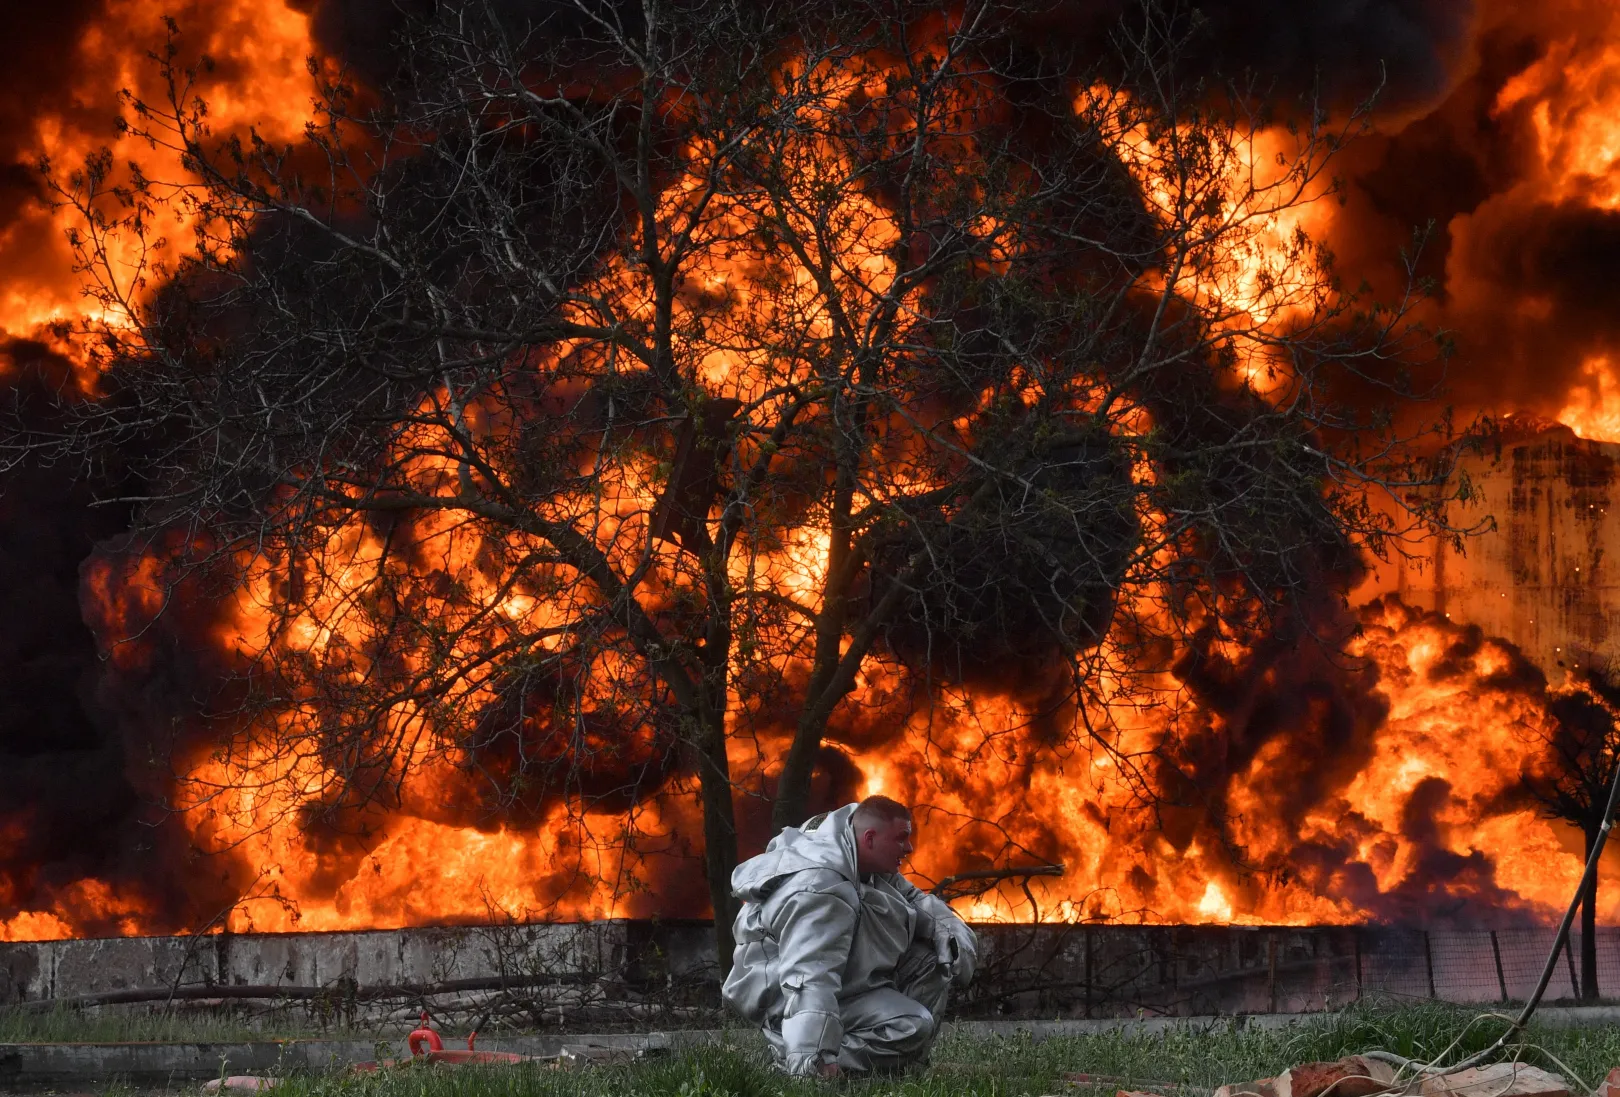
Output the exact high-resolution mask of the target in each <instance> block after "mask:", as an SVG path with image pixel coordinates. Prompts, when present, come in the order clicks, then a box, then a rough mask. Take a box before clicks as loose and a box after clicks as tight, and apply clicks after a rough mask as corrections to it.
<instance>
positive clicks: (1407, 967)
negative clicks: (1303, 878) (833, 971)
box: [961, 926, 1620, 1017]
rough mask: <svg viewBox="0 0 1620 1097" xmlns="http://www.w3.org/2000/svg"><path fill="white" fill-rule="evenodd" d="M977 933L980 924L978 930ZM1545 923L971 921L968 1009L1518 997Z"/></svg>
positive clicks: (1568, 976) (1556, 994)
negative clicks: (975, 963) (974, 950)
mask: <svg viewBox="0 0 1620 1097" xmlns="http://www.w3.org/2000/svg"><path fill="white" fill-rule="evenodd" d="M986 931H988V932H986ZM1554 933H1555V931H1554V930H1553V929H1552V928H1551V927H1545V928H1531V929H1500V930H1485V929H1482V930H1453V929H1436V930H1421V929H1403V928H1393V927H1377V926H1321V927H1259V928H1250V927H1235V926H1234V927H1213V926H1160V927H1135V926H1075V927H1052V926H1039V927H1013V926H996V927H993V928H992V927H982V928H981V938H982V939H983V940H984V943H985V945H986V946H987V947H986V950H985V951H986V959H985V963H984V970H983V977H982V978H980V979H978V980H976V981H975V986H974V988H973V989H972V990H971V991H970V992H969V995H968V998H967V1000H966V1001H964V1002H962V1003H961V1008H962V1010H963V1012H964V1013H968V1014H979V1015H989V1014H1011V1013H1017V1014H1025V1015H1030V1014H1034V1015H1045V1016H1058V1015H1068V1016H1093V1017H1105V1016H1119V1015H1122V1014H1134V1013H1138V1012H1151V1013H1160V1014H1182V1015H1186V1014H1238V1013H1267V1012H1270V1013H1278V1012H1283V1013H1292V1012H1311V1011H1316V1010H1322V1009H1331V1008H1334V1007H1335V1006H1341V1005H1344V1004H1345V1003H1347V1002H1351V1001H1355V1000H1357V999H1359V998H1361V997H1364V996H1367V995H1379V996H1385V997H1397V998H1413V999H1424V998H1427V999H1435V1000H1440V1001H1446V1002H1456V1003H1465V1004H1482V1003H1490V1002H1519V1001H1523V1000H1524V999H1525V998H1527V997H1528V996H1529V995H1530V994H1531V992H1532V991H1533V990H1534V988H1535V983H1536V980H1537V979H1538V978H1540V975H1541V971H1542V967H1543V965H1544V964H1545V963H1546V959H1547V954H1548V952H1549V951H1550V949H1551V947H1552V943H1553V938H1554ZM1595 942H1596V950H1597V961H1598V963H1597V987H1598V991H1599V993H1600V994H1602V995H1606V996H1609V997H1620V928H1616V929H1599V930H1598V931H1597V933H1596V935H1595ZM1580 956H1581V941H1580V935H1579V934H1572V935H1571V938H1570V940H1569V942H1568V944H1567V945H1566V947H1564V948H1563V949H1560V951H1559V955H1558V958H1557V966H1556V967H1555V969H1554V971H1553V977H1552V981H1551V983H1550V984H1549V986H1548V988H1547V999H1548V1000H1549V1001H1558V1000H1572V999H1578V998H1580V997H1581V987H1580V966H1581V965H1580Z"/></svg>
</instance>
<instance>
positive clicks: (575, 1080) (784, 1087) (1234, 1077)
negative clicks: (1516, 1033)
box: [0, 1002, 1620, 1097]
mask: <svg viewBox="0 0 1620 1097" xmlns="http://www.w3.org/2000/svg"><path fill="white" fill-rule="evenodd" d="M1479 1016H1480V1014H1479V1011H1478V1010H1475V1009H1470V1008H1466V1007H1462V1006H1450V1005H1444V1004H1439V1003H1421V1004H1391V1003H1375V1002H1369V1003H1360V1004H1356V1005H1353V1006H1350V1007H1348V1008H1346V1009H1343V1010H1340V1011H1338V1012H1336V1013H1330V1014H1322V1015H1320V1016H1316V1017H1312V1018H1309V1019H1305V1020H1302V1021H1298V1022H1295V1023H1292V1024H1289V1025H1286V1026H1283V1027H1279V1028H1270V1029H1262V1028H1259V1027H1249V1026H1247V1025H1244V1024H1242V1023H1241V1022H1238V1021H1235V1020H1233V1021H1220V1022H1214V1023H1204V1024H1197V1025H1177V1026H1174V1027H1172V1028H1170V1029H1167V1030H1165V1031H1162V1032H1158V1033H1147V1032H1140V1031H1131V1030H1117V1031H1114V1032H1107V1033H1099V1034H1096V1035H1087V1036H1061V1037H1053V1038H1049V1039H1045V1040H1035V1039H1033V1038H1031V1037H1030V1036H1029V1035H1028V1034H1021V1035H1016V1036H1011V1037H983V1036H974V1035H971V1034H968V1033H953V1034H952V1035H950V1036H948V1037H946V1038H944V1039H942V1040H941V1041H940V1042H939V1043H938V1044H937V1045H936V1046H935V1048H934V1053H933V1065H932V1066H931V1067H929V1068H928V1069H927V1070H922V1071H917V1072H914V1073H912V1074H909V1075H906V1076H904V1077H900V1078H875V1079H867V1080H860V1081H846V1082H842V1083H839V1084H836V1085H827V1084H824V1083H820V1082H812V1081H807V1080H799V1079H792V1078H787V1077H784V1076H782V1075H780V1074H778V1073H776V1072H775V1071H774V1070H772V1069H771V1067H770V1064H769V1062H768V1060H767V1059H766V1057H765V1054H764V1052H763V1050H762V1049H759V1048H758V1047H757V1045H756V1044H755V1042H754V1041H753V1040H752V1039H750V1040H749V1041H748V1043H747V1045H746V1046H742V1047H738V1046H710V1047H694V1048H688V1049H683V1050H681V1051H679V1052H677V1053H675V1054H672V1055H670V1056H668V1057H667V1058H662V1059H653V1060H649V1061H645V1062H638V1063H629V1064H619V1065H604V1066H596V1067H586V1068H579V1069H575V1070H551V1069H546V1068H531V1067H516V1068H512V1067H490V1068H458V1069H444V1068H437V1069H436V1068H404V1069H398V1070H394V1071H390V1072H385V1073H382V1074H376V1075H352V1074H347V1073H335V1074H329V1075H321V1076H311V1077H295V1078H289V1079H288V1080H287V1081H286V1083H285V1084H284V1086H283V1087H282V1088H280V1089H278V1090H277V1091H276V1093H277V1095H278V1097H283V1095H284V1097H813V1095H824V1094H837V1095H839V1097H878V1095H880V1094H881V1095H890V1094H892V1095H895V1097H1025V1095H1029V1097H1034V1095H1039V1094H1057V1093H1069V1094H1074V1095H1075V1097H1093V1094H1086V1093H1084V1092H1083V1091H1077V1090H1075V1089H1073V1088H1072V1087H1070V1086H1069V1085H1068V1084H1067V1083H1066V1082H1065V1081H1064V1080H1063V1075H1064V1074H1065V1073H1070V1072H1086V1073H1091V1074H1106V1075H1113V1076H1117V1077H1120V1078H1124V1079H1132V1080H1136V1081H1144V1082H1145V1081H1161V1082H1180V1083H1190V1084H1191V1085H1194V1086H1203V1087H1211V1088H1212V1087H1214V1086H1216V1085H1219V1084H1221V1083H1223V1082H1234V1081H1237V1082H1241V1081H1247V1080H1251V1079H1254V1078H1261V1077H1266V1076H1269V1075H1273V1074H1275V1073H1277V1072H1278V1071H1279V1070H1282V1069H1283V1068H1285V1067H1288V1066H1290V1065H1292V1064H1294V1063H1299V1062H1305V1061H1309V1060H1316V1059H1337V1058H1339V1057H1340V1056H1343V1055H1350V1054H1354V1053H1356V1052H1362V1051H1368V1050H1372V1049H1375V1048H1378V1049H1383V1050H1386V1051H1393V1052H1397V1053H1399V1054H1401V1055H1405V1056H1408V1057H1411V1058H1419V1059H1432V1058H1434V1057H1435V1056H1437V1055H1439V1054H1441V1053H1442V1052H1445V1051H1446V1050H1447V1048H1448V1047H1449V1048H1450V1049H1451V1051H1450V1054H1449V1056H1448V1060H1447V1061H1454V1060H1455V1058H1456V1057H1460V1056H1462V1055H1466V1054H1468V1053H1470V1052H1472V1051H1476V1050H1479V1049H1482V1048H1484V1047H1486V1046H1488V1045H1489V1044H1490V1043H1491V1042H1492V1041H1493V1040H1494V1039H1495V1038H1496V1037H1497V1035H1498V1034H1499V1033H1500V1032H1502V1031H1503V1029H1504V1028H1505V1023H1504V1022H1501V1021H1494V1020H1485V1021H1479V1020H1477V1019H1478V1018H1479ZM1471 1022H1473V1023H1471ZM177 1032H183V1035H180V1036H178V1037H176V1035H175V1034H176V1033H177ZM328 1035H330V1033H328ZM349 1035H351V1036H355V1037H360V1036H361V1035H362V1034H358V1033H355V1034H349ZM372 1035H377V1034H375V1033H373V1034H372ZM386 1035H388V1036H398V1035H401V1034H400V1033H389V1034H386ZM97 1038H101V1039H108V1040H127V1039H171V1038H179V1039H185V1040H201V1039H209V1040H213V1041H215V1042H225V1041H230V1040H236V1039H244V1038H258V1039H264V1038H265V1036H264V1034H263V1033H262V1032H261V1033H254V1032H251V1031H249V1032H243V1031H241V1030H240V1028H238V1029H236V1030H233V1028H232V1027H231V1023H230V1022H228V1021H221V1022H217V1023H216V1027H214V1028H213V1029H212V1031H211V1032H206V1031H205V1030H204V1028H203V1026H202V1023H201V1022H200V1021H199V1019H197V1018H173V1017H171V1018H168V1019H165V1018H164V1017H162V1016H161V1015H148V1016H145V1017H140V1016H124V1017H107V1018H104V1019H97V1018H92V1017H84V1016H79V1015H76V1014H62V1015H54V1014H49V1013H45V1014H20V1013H17V1012H15V1011H13V1012H12V1013H10V1014H0V1042H7V1041H15V1040H18V1039H30V1040H39V1039H71V1040H91V1039H97ZM1520 1057H1521V1058H1523V1059H1525V1060H1526V1061H1529V1062H1534V1063H1537V1064H1538V1065H1541V1066H1544V1067H1547V1068H1549V1069H1552V1070H1555V1071H1558V1072H1560V1073H1564V1074H1566V1076H1568V1075H1569V1074H1570V1073H1573V1074H1574V1075H1575V1077H1573V1078H1571V1079H1570V1080H1571V1082H1577V1083H1582V1084H1586V1085H1591V1084H1593V1083H1595V1082H1596V1081H1598V1080H1599V1079H1601V1078H1602V1077H1603V1075H1604V1074H1605V1073H1606V1072H1607V1071H1608V1070H1609V1069H1610V1068H1611V1067H1614V1066H1617V1065H1620V1026H1616V1025H1603V1026H1591V1027H1582V1028H1548V1027H1541V1026H1533V1027H1532V1029H1531V1031H1530V1033H1529V1034H1528V1036H1527V1038H1526V1040H1525V1045H1524V1047H1523V1049H1522V1050H1521V1053H1520ZM1114 1088H1115V1087H1114V1086H1112V1085H1110V1086H1108V1087H1106V1088H1104V1089H1103V1090H1101V1092H1102V1093H1106V1094H1110V1095H1111V1094H1112V1092H1113V1089H1114ZM1095 1092H1096V1091H1094V1093H1095Z"/></svg>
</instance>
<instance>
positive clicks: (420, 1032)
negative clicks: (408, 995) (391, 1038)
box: [405, 1010, 444, 1058]
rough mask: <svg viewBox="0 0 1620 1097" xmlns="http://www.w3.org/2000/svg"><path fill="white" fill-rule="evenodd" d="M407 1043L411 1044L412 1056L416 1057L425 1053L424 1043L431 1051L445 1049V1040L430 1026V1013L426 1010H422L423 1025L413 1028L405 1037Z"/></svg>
mask: <svg viewBox="0 0 1620 1097" xmlns="http://www.w3.org/2000/svg"><path fill="white" fill-rule="evenodd" d="M405 1043H406V1044H408V1045H410V1049H411V1057H412V1058H415V1057H416V1056H418V1055H421V1054H422V1053H423V1050H424V1049H423V1046H422V1045H423V1044H426V1045H427V1047H426V1050H427V1051H430V1052H432V1051H443V1050H444V1041H443V1040H441V1039H439V1034H438V1033H437V1032H434V1031H433V1030H432V1029H431V1028H429V1027H428V1015H427V1011H426V1010H424V1011H423V1012H422V1024H421V1027H419V1028H417V1029H415V1030H413V1031H412V1032H411V1034H410V1035H409V1036H407V1037H405Z"/></svg>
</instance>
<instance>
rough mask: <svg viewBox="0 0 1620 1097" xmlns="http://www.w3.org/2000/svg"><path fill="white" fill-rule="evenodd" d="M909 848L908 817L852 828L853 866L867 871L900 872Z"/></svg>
mask: <svg viewBox="0 0 1620 1097" xmlns="http://www.w3.org/2000/svg"><path fill="white" fill-rule="evenodd" d="M911 850H912V845H911V820H910V819H898V820H894V821H892V822H888V823H883V824H881V825H879V826H876V827H868V828H866V829H865V830H858V831H856V832H855V861H856V864H855V867H856V869H857V870H858V871H860V872H863V873H866V872H899V871H900V862H902V861H904V860H905V859H906V855H907V854H909V853H910V852H911Z"/></svg>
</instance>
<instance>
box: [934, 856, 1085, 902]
mask: <svg viewBox="0 0 1620 1097" xmlns="http://www.w3.org/2000/svg"><path fill="white" fill-rule="evenodd" d="M1064 870H1065V866H1063V865H1020V866H1017V867H1014V868H981V869H975V870H974V871H972V872H958V873H956V874H955V875H952V876H947V877H945V879H943V880H941V881H940V882H939V883H937V884H935V885H934V888H933V894H935V895H938V896H939V897H940V898H941V899H944V900H945V901H946V902H952V901H953V900H956V899H965V898H968V897H970V896H975V895H983V894H984V893H985V892H987V891H989V890H990V889H991V888H993V887H995V886H996V885H997V884H999V883H1001V882H1002V881H1004V880H1028V879H1030V878H1031V877H1035V876H1062V875H1063V873H1064Z"/></svg>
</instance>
